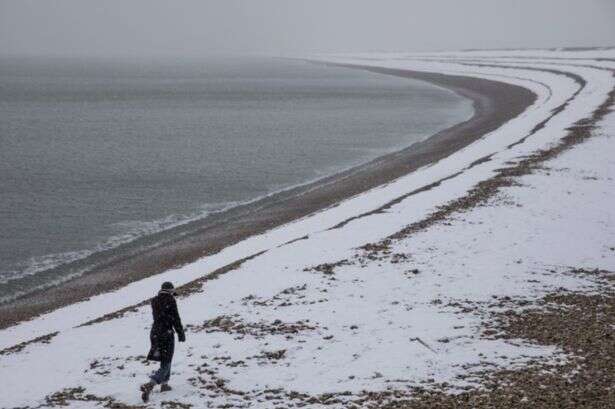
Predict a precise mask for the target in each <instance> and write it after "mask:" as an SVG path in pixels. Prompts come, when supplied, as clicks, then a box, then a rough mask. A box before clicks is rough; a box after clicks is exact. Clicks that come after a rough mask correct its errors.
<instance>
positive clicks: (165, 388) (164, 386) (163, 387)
mask: <svg viewBox="0 0 615 409" xmlns="http://www.w3.org/2000/svg"><path fill="white" fill-rule="evenodd" d="M172 390H173V388H171V387H170V386H169V384H168V383H163V384H162V385H160V392H169V391H172Z"/></svg>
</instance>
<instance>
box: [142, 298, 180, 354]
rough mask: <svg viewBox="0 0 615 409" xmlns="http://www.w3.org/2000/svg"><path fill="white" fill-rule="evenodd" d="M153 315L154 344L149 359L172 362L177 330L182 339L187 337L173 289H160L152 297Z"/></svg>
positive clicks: (152, 335) (152, 332)
mask: <svg viewBox="0 0 615 409" xmlns="http://www.w3.org/2000/svg"><path fill="white" fill-rule="evenodd" d="M152 315H153V316H154V325H152V330H151V331H150V341H151V343H152V346H151V348H150V351H149V354H147V359H149V360H152V361H161V362H171V360H172V359H173V352H174V349H175V336H174V334H173V330H175V332H177V336H178V338H179V340H180V341H183V340H184V339H185V335H184V327H183V326H182V322H181V319H180V318H179V313H178V312H177V303H176V302H175V297H174V296H173V293H172V291H167V290H160V292H159V293H158V295H157V296H155V297H154V298H153V299H152Z"/></svg>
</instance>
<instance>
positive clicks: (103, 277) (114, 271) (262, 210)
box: [0, 67, 535, 329]
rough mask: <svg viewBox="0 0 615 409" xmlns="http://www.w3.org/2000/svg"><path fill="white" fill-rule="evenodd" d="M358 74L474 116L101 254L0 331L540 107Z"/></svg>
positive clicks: (298, 212) (494, 93) (435, 78)
mask: <svg viewBox="0 0 615 409" xmlns="http://www.w3.org/2000/svg"><path fill="white" fill-rule="evenodd" d="M354 68H357V67H354ZM360 68H363V69H368V70H371V71H373V72H377V73H381V74H387V75H397V76H401V77H407V78H413V79H418V80H423V81H428V82H431V83H433V84H435V85H438V86H442V87H446V88H449V89H451V90H452V91H454V92H456V93H458V94H459V95H462V96H464V97H466V98H469V99H471V100H472V101H473V105H474V109H475V114H474V116H473V117H472V118H471V119H469V120H468V121H465V122H463V123H460V124H457V125H455V126H453V127H451V128H449V129H446V130H443V131H441V132H439V133H437V134H435V135H433V136H431V137H430V138H428V139H427V140H425V141H423V142H419V143H416V144H413V145H412V146H410V147H408V148H406V149H404V150H402V151H399V152H396V153H392V154H389V155H385V156H382V157H380V158H378V159H375V160H373V161H371V162H369V163H367V164H364V165H361V166H359V167H356V168H353V169H350V170H348V171H344V172H341V173H339V174H336V175H333V176H330V177H327V178H324V179H322V180H319V181H317V182H314V183H311V184H309V185H305V186H301V187H298V188H295V189H292V190H288V191H285V192H281V193H278V194H275V195H272V196H270V197H267V198H264V199H262V200H259V201H257V202H254V203H251V204H248V205H243V206H240V207H237V208H233V209H231V210H229V211H227V212H224V213H221V214H217V215H214V216H212V217H209V218H207V219H205V220H202V221H196V222H193V223H190V224H188V225H185V226H181V227H178V228H175V229H173V230H171V231H167V232H164V233H160V234H157V235H153V236H150V237H147V238H144V239H140V240H137V241H135V242H133V243H131V244H129V245H126V246H123V247H122V248H120V249H115V250H112V251H109V252H107V253H104V254H101V255H99V256H98V257H100V262H99V263H98V264H99V265H98V267H97V268H95V269H94V270H92V271H89V272H88V273H86V274H85V275H83V276H81V277H79V278H77V279H74V280H72V281H69V282H67V283H65V284H63V285H61V286H58V287H56V288H52V289H48V290H45V291H43V292H38V293H32V294H30V295H28V296H25V297H23V298H20V299H18V300H16V301H14V302H12V303H9V304H5V305H2V306H0V329H1V328H6V327H9V326H11V325H14V324H16V323H18V322H20V321H23V320H28V319H30V318H33V317H35V316H37V315H40V314H43V313H46V312H49V311H52V310H54V309H57V308H59V307H62V306H65V305H69V304H72V303H75V302H78V301H82V300H85V299H87V298H89V297H92V296H94V295H97V294H101V293H104V292H108V291H112V290H115V289H118V288H121V287H123V286H125V285H127V284H129V283H131V282H133V281H136V280H139V279H142V278H145V277H149V276H152V275H155V274H158V273H161V272H163V271H165V270H168V269H170V268H174V267H178V266H181V265H184V264H187V263H190V262H193V261H195V260H197V259H199V258H201V257H204V256H207V255H210V254H214V253H216V252H218V251H220V250H221V249H223V248H225V247H226V246H229V245H232V244H234V243H237V242H239V241H241V240H243V239H245V238H247V237H249V236H252V235H256V234H259V233H262V232H264V231H267V230H269V229H271V228H273V227H276V226H280V225H282V224H285V223H288V222H290V221H292V220H296V219H299V218H301V217H304V216H306V215H308V214H310V213H313V212H315V211H318V210H320V209H324V208H327V207H330V206H333V205H335V204H336V203H338V202H339V201H341V200H344V199H346V198H349V197H352V196H354V195H356V194H358V193H361V192H364V191H366V190H369V189H371V188H373V187H376V186H379V185H382V184H385V183H387V182H390V181H392V180H394V179H396V178H398V177H400V176H403V175H405V174H408V173H410V172H413V171H414V170H416V169H418V168H419V167H422V166H425V165H427V164H430V163H434V162H437V161H438V160H440V159H442V158H445V157H447V156H448V155H450V154H451V153H453V152H455V151H457V150H459V149H461V148H463V147H465V146H467V145H469V144H471V143H472V142H474V141H475V140H477V139H479V138H480V137H481V136H483V135H485V134H486V133H488V132H490V131H492V130H494V129H496V128H498V127H499V126H500V125H502V124H503V123H505V122H507V121H509V120H510V119H511V118H514V117H515V116H517V115H518V114H520V113H521V112H523V110H524V109H525V108H526V107H528V106H529V105H531V104H532V103H533V102H534V100H535V95H534V94H533V93H532V92H531V91H529V90H527V89H525V88H521V87H517V86H514V85H509V84H504V83H500V82H496V81H490V80H485V79H474V78H469V77H462V76H449V75H442V74H432V73H424V72H417V71H407V70H396V69H384V68H370V67H360Z"/></svg>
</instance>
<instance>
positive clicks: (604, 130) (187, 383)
mask: <svg viewBox="0 0 615 409" xmlns="http://www.w3.org/2000/svg"><path fill="white" fill-rule="evenodd" d="M311 58H312V59H314V60H319V61H327V62H336V63H344V64H356V65H370V66H374V67H386V68H401V69H412V70H416V71H427V72H439V73H444V74H456V75H466V76H471V77H477V78H489V79H495V80H498V81H502V82H506V83H511V84H515V85H520V86H523V87H526V88H528V89H530V90H532V91H533V92H534V93H536V94H537V96H538V98H537V100H536V102H535V103H534V104H533V105H532V106H531V107H529V108H528V109H527V110H526V111H525V112H523V113H522V114H521V115H519V116H518V117H517V118H515V119H513V120H511V121H509V122H508V123H506V124H504V125H503V126H501V127H500V128H499V129H497V130H495V131H493V132H491V133H490V134H488V135H486V136H484V137H483V138H481V139H480V140H479V141H477V142H475V143H473V144H471V145H469V146H468V147H466V148H464V149H462V150H460V151H458V152H456V153H455V154H453V155H451V156H449V157H448V158H446V159H443V160H441V161H439V162H437V163H435V164H432V165H430V166H426V167H424V168H421V169H419V170H417V171H416V172H413V173H412V174H410V175H407V176H404V177H402V178H399V179H398V180H396V181H394V182H392V183H389V184H387V185H384V186H380V187H378V188H375V189H372V190H370V191H368V192H365V193H363V194H360V195H358V196H356V197H353V198H351V199H349V200H346V201H344V202H342V203H341V204H340V205H338V206H336V207H332V208H329V209H326V210H324V211H321V212H318V213H316V214H313V215H310V216H308V217H306V218H303V219H301V220H298V221H295V222H293V223H289V224H287V225H284V226H282V227H279V228H276V229H273V230H271V231H269V232H266V233H264V234H262V235H259V236H254V237H251V238H249V239H246V240H244V241H242V242H240V243H237V244H236V245H233V246H230V247H228V248H226V249H224V250H223V251H221V252H220V253H218V254H216V255H212V256H209V257H206V258H203V259H201V260H199V261H197V262H195V263H192V264H190V265H187V266H184V267H181V268H179V269H175V270H172V271H168V272H166V273H164V274H161V275H159V276H156V277H151V278H147V279H144V280H141V281H138V282H135V283H133V284H130V285H128V286H126V287H124V288H122V289H120V290H118V291H116V292H113V293H109V294H102V295H100V296H97V297H93V298H92V299H90V300H88V301H86V302H82V303H79V304H75V305H72V306H68V307H65V308H62V309H59V310H57V311H55V312H52V313H50V314H47V315H45V316H42V317H40V318H37V319H34V320H32V321H29V322H25V323H22V324H19V325H17V326H14V327H11V328H8V329H5V330H3V331H0V349H4V348H8V347H10V346H13V345H15V344H18V343H20V342H23V341H28V340H31V339H34V338H36V337H39V336H42V335H45V334H48V333H51V332H56V331H58V332H59V334H58V335H57V336H55V337H54V338H52V339H51V340H50V341H49V343H34V344H31V345H28V346H27V347H26V348H24V349H23V350H22V351H20V352H17V353H12V354H7V355H0V378H1V379H2V380H3V385H4V386H5V387H4V388H3V393H2V395H1V397H0V407H18V406H25V405H30V406H36V405H38V404H41V403H44V399H45V396H47V395H49V394H52V393H54V392H58V391H61V390H62V389H64V388H74V387H83V388H85V390H86V393H90V394H94V395H96V396H101V397H106V396H111V397H113V398H114V399H115V400H117V401H119V402H123V403H126V404H138V403H139V402H140V398H139V394H138V392H137V390H138V385H139V384H141V383H143V382H145V381H146V380H147V375H148V373H149V372H151V370H152V369H153V368H154V366H146V365H144V364H143V363H142V362H141V360H140V358H139V356H140V355H144V354H146V352H147V350H148V348H149V339H148V331H149V326H150V325H151V322H150V321H151V313H150V311H149V307H144V308H140V309H139V310H138V311H137V312H133V313H128V314H126V315H125V316H124V317H123V318H119V319H115V320H110V321H105V322H101V323H98V324H94V325H90V326H84V327H77V326H78V325H79V324H82V323H84V322H86V321H88V320H91V319H93V318H96V317H99V316H102V315H104V314H106V313H110V312H113V311H116V310H118V309H120V308H123V307H125V306H129V305H132V304H134V303H136V302H139V301H141V300H144V299H146V298H148V297H150V296H151V295H153V294H155V292H156V290H157V289H158V288H159V286H160V283H161V282H163V281H166V280H171V281H173V282H174V283H175V284H176V285H180V284H182V283H186V282H189V281H191V280H194V279H196V278H198V277H201V276H203V275H205V274H208V273H210V272H212V271H214V270H216V269H218V268H220V267H223V266H225V265H227V264H229V263H232V262H234V261H236V260H239V259H242V258H244V257H247V256H250V255H253V254H256V253H259V252H261V251H266V252H265V253H263V254H261V255H259V256H257V257H255V258H253V259H251V260H249V261H246V262H245V263H243V264H242V265H241V266H240V267H239V268H237V269H235V270H232V271H230V272H228V273H226V274H224V275H222V276H221V277H220V278H218V279H216V280H211V281H207V282H206V284H205V286H204V292H202V293H196V294H194V295H191V296H189V297H187V298H180V299H179V300H178V304H179V309H180V313H181V315H182V319H183V321H184V324H189V325H192V326H199V325H202V324H203V323H204V322H205V321H207V320H210V319H213V318H215V317H217V316H220V315H224V316H228V317H231V318H232V319H234V320H236V321H240V322H243V323H248V324H249V323H252V324H258V325H261V326H264V327H265V328H266V329H271V328H273V327H275V325H273V323H274V322H275V321H276V320H281V321H282V322H284V323H297V322H302V323H303V324H305V325H306V326H309V327H310V328H306V329H303V330H300V331H299V332H298V333H296V334H266V333H265V334H263V333H258V332H256V333H248V334H243V335H242V334H238V333H228V332H209V333H208V332H206V331H197V330H196V329H192V330H189V331H188V333H187V338H188V340H187V342H186V343H185V344H177V346H176V358H175V361H174V363H173V375H172V379H171V383H172V385H173V387H174V391H173V392H170V394H169V393H168V394H165V395H161V394H158V393H156V394H154V395H153V397H152V402H151V406H152V407H157V406H159V405H160V404H161V402H162V401H163V400H169V399H172V400H175V401H178V402H183V403H190V404H193V405H194V406H195V407H217V406H218V405H223V404H230V405H232V406H234V407H241V406H242V405H250V406H249V407H262V408H269V407H272V403H271V402H272V401H268V400H266V399H264V394H263V393H262V392H263V391H265V390H267V389H277V388H282V389H283V390H285V391H288V392H290V391H297V392H301V393H307V394H310V395H319V394H323V393H335V392H345V391H349V392H351V395H350V396H353V394H358V393H360V392H361V391H363V390H367V391H381V390H386V389H387V388H393V389H400V390H405V389H407V387H408V386H409V385H420V384H421V383H422V382H424V381H427V380H434V381H436V382H448V383H449V384H451V385H453V387H454V386H461V385H463V384H464V382H466V381H464V380H460V379H459V378H458V377H457V376H458V375H462V374H465V373H467V371H468V369H466V368H468V367H469V366H472V365H479V364H481V363H482V364H485V363H489V364H491V365H495V366H506V367H510V366H514V365H523V362H525V361H527V360H528V359H531V358H532V357H543V358H544V359H550V358H553V357H554V356H555V355H561V354H562V352H561V351H558V350H557V349H556V348H551V347H544V346H538V345H533V344H531V343H529V342H528V341H524V340H514V341H506V340H503V339H492V338H488V337H487V338H485V337H481V332H482V330H483V326H482V323H483V320H484V319H485V317H484V316H482V315H481V314H479V313H476V312H460V311H459V308H457V307H455V306H454V305H451V304H454V303H455V302H468V301H470V302H473V303H475V304H480V303H488V302H490V301H491V300H493V299H494V297H513V298H515V297H525V298H536V297H540V296H541V295H543V294H546V293H547V292H549V291H553V290H556V289H558V288H562V287H563V288H567V289H575V290H583V291H594V290H595V289H596V285H597V284H596V283H595V282H594V281H591V280H590V279H588V278H583V277H579V276H574V275H572V274H569V273H568V271H569V270H570V268H572V267H585V268H601V269H606V270H611V271H613V270H615V251H613V247H615V229H614V228H613V227H614V225H613V220H615V207H614V206H612V205H610V203H612V202H613V199H614V194H613V192H615V180H614V178H615V158H613V155H612V152H613V151H614V150H613V145H614V142H613V135H614V134H615V115H614V114H613V113H610V114H609V115H607V117H606V118H605V119H604V120H603V121H602V122H600V123H599V124H598V125H599V127H598V129H596V130H594V131H593V134H594V136H593V137H592V138H590V139H589V140H587V141H585V142H584V143H582V144H580V145H577V146H575V147H574V148H573V149H571V150H568V151H566V152H564V153H563V154H562V155H560V156H558V157H556V158H555V159H552V160H550V161H548V162H547V163H546V164H545V165H546V167H545V168H543V169H540V170H538V171H537V172H534V173H532V174H530V175H526V176H522V177H519V178H517V181H518V182H520V183H519V184H518V185H515V186H511V187H506V188H503V189H502V191H501V192H500V193H499V194H498V195H497V196H496V197H495V198H492V199H490V200H489V201H488V203H486V204H485V205H482V206H479V207H475V208H472V209H470V210H469V211H465V212H458V213H454V214H453V215H452V216H451V217H450V218H448V219H447V220H446V222H445V223H436V224H434V225H432V226H431V227H428V228H427V229H424V230H420V231H418V232H416V233H414V234H412V235H410V236H408V237H405V238H403V239H402V240H399V241H394V242H393V243H392V244H391V252H392V253H399V254H403V255H405V257H406V258H404V259H402V260H401V261H400V262H398V263H392V262H391V259H390V258H388V259H385V260H366V259H364V258H357V256H361V255H362V254H363V252H362V251H360V250H358V249H357V248H358V247H360V246H363V245H365V244H366V243H376V242H378V241H380V240H381V239H383V238H385V237H387V236H389V235H391V234H394V233H396V232H397V231H399V230H401V229H402V228H403V227H405V226H407V225H410V224H412V223H414V222H417V221H420V220H422V219H424V218H425V217H426V216H427V215H428V214H430V213H431V212H433V211H434V210H436V209H437V208H438V206H441V205H443V204H445V203H447V202H449V201H451V200H454V199H456V198H459V197H462V196H464V195H465V194H466V193H467V192H468V191H469V190H470V189H471V188H472V187H473V186H475V185H476V184H477V183H478V182H480V181H483V180H486V179H488V178H490V177H492V176H493V175H494V174H495V172H496V171H497V170H498V169H500V168H502V167H504V166H506V164H507V163H510V162H516V161H518V160H520V159H522V158H524V157H526V156H527V155H528V154H531V153H532V152H535V151H536V150H538V149H544V148H548V147H550V146H553V144H555V143H557V142H558V141H559V140H560V138H561V137H562V136H564V135H565V132H566V129H567V128H568V127H569V126H570V125H572V124H573V123H574V122H576V121H578V120H581V119H583V118H587V117H590V116H591V115H592V113H593V111H594V110H595V109H596V108H597V107H598V106H599V105H600V104H601V103H602V102H603V101H604V100H605V99H606V97H607V94H608V92H610V91H611V90H612V89H613V88H614V86H615V79H614V78H613V73H612V72H611V71H610V69H612V68H615V67H614V65H615V64H614V62H613V61H615V60H614V59H615V51H614V50H592V51H548V50H519V51H515V50H512V51H497V50H495V51H476V52H453V53H432V54H426V53H421V54H408V53H389V54H387V53H369V54H347V55H326V56H323V55H319V56H311ZM609 59H610V60H609ZM478 60H480V61H479V62H478V64H483V65H474V64H476V63H477V61H478ZM485 64H488V65H489V66H485ZM511 66H514V68H511ZM601 68H602V69H601ZM605 68H606V69H605ZM542 70H557V71H559V72H552V71H542ZM563 72H565V73H572V74H575V75H578V76H580V77H581V78H583V79H584V80H585V81H586V82H587V83H586V85H585V87H581V84H579V83H577V82H575V81H574V80H573V79H572V78H570V77H569V76H566V75H563V74H562V73H563ZM577 92H578V93H577ZM566 101H569V103H568V105H566V107H565V109H564V110H563V111H562V112H560V113H558V114H556V115H555V116H553V117H552V118H551V119H550V120H549V121H548V122H547V124H546V126H545V127H544V128H542V129H541V130H539V131H538V132H536V133H535V134H533V135H532V136H531V137H529V138H528V139H527V140H526V141H525V142H524V143H521V144H518V145H515V146H514V147H513V148H511V149H506V147H507V146H508V145H510V144H511V143H513V142H516V141H517V140H519V139H521V138H523V137H524V136H526V135H528V133H529V132H530V131H531V130H532V128H534V126H535V125H536V124H538V123H540V122H541V121H543V120H544V119H546V118H549V117H550V116H551V115H552V112H553V110H554V109H555V108H556V107H558V106H560V105H561V104H563V103H565V102H566ZM488 154H493V156H492V158H491V160H490V161H488V162H483V163H481V164H480V165H478V166H474V167H470V164H471V163H472V162H474V161H475V160H477V159H479V158H482V157H484V156H485V155H488ZM456 172H461V173H460V174H459V175H458V176H456V177H454V178H451V179H448V180H446V181H444V182H442V183H441V184H440V185H439V186H437V187H434V188H432V189H430V190H426V191H423V192H421V193H418V194H416V195H413V196H410V197H408V198H406V199H405V200H402V201H401V202H399V203H397V204H395V205H393V206H392V207H390V208H389V209H387V210H386V211H385V212H380V213H374V214H371V215H368V216H365V217H361V218H357V219H354V220H352V221H350V222H349V223H347V224H345V225H344V226H343V227H341V228H337V229H330V228H331V227H333V226H335V225H337V224H338V223H340V222H342V221H344V220H347V219H349V218H351V217H353V216H357V215H361V214H363V213H366V212H369V211H371V210H374V209H376V208H378V207H380V206H382V205H384V204H386V203H388V202H390V201H391V200H393V199H395V198H397V197H399V196H401V195H403V194H406V193H408V192H411V191H413V190H415V189H418V188H420V187H422V186H425V185H428V184H430V183H432V182H434V181H437V180H440V179H442V178H444V177H447V176H449V175H452V174H454V173H456ZM306 235H307V236H308V238H307V239H304V240H298V241H295V242H293V243H291V244H286V245H284V243H287V242H289V241H291V240H294V239H298V238H301V237H303V236H306ZM344 259H348V260H350V264H348V265H340V266H338V267H336V268H335V270H334V274H333V275H332V276H329V275H327V274H323V273H321V272H318V271H313V270H308V271H306V269H309V267H312V266H316V265H319V264H321V263H334V262H337V261H340V260H344ZM415 269H416V270H418V273H415V272H413V270H415ZM331 278H334V280H332V279H331ZM288 289H290V290H288ZM308 320H309V321H308ZM287 335H289V336H290V338H289V337H287ZM278 350H285V351H286V352H285V354H284V357H283V358H282V359H279V360H271V359H266V358H259V357H258V356H259V355H262V354H263V352H264V351H267V352H273V351H278ZM239 361H243V364H242V363H238V362H239ZM230 362H234V363H236V366H233V365H229V363H230ZM204 363H206V364H207V365H208V367H207V368H208V369H211V370H214V371H215V375H212V374H207V373H200V376H201V378H202V381H200V380H198V381H195V379H198V376H199V371H201V372H202V369H203V368H202V367H201V368H199V366H201V365H203V364H204ZM106 371H108V373H107V372H106ZM216 379H224V380H225V382H226V383H225V385H226V387H228V388H230V389H232V390H238V391H243V392H245V393H246V395H236V394H232V393H213V392H211V391H209V390H205V389H202V388H201V386H203V385H202V382H205V385H212V384H214V383H215V380H216ZM259 393H260V394H259ZM69 404H70V407H75V408H90V407H99V406H100V404H97V403H96V402H92V401H85V402H84V401H70V402H69ZM287 404H288V402H287ZM312 406H318V405H316V404H313V405H312ZM332 407H336V406H335V405H333V406H332ZM340 407H341V406H340Z"/></svg>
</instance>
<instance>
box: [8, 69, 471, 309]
mask: <svg viewBox="0 0 615 409" xmlns="http://www.w3.org/2000/svg"><path fill="white" fill-rule="evenodd" d="M471 113H472V108H471V104H470V102H469V101H467V100H464V99H462V98H460V97H458V96H456V95H455V94H453V93H451V92H449V91H447V90H444V89H440V88H436V87H434V86H431V85H429V84H425V83H421V82H417V81H411V80H407V79H402V78H395V77H389V76H383V75H378V74H372V73H368V72H363V71H359V70H351V69H346V68H333V67H323V66H316V65H311V64H308V63H303V62H297V61H288V60H281V59H266V58H256V57H251V58H217V59H210V60H204V61H189V62H187V61H182V62H169V61H154V60H152V61H122V62H118V61H111V60H61V59H51V58H47V59H42V58H2V59H0V223H1V224H0V301H1V300H5V301H6V300H7V299H10V298H14V297H15V296H17V295H20V294H22V293H25V292H28V291H30V290H32V289H34V288H39V287H43V286H48V285H50V284H51V281H50V280H51V279H49V278H48V277H47V276H46V275H45V274H44V272H45V271H46V270H48V269H50V268H53V267H56V269H57V267H58V266H62V265H63V264H65V263H68V262H70V261H74V260H77V259H80V258H83V257H85V256H87V255H90V254H92V253H95V252H97V251H101V250H104V249H109V248H113V247H114V246H118V245H121V244H122V243H126V242H128V241H131V240H134V239H135V238H138V237H142V236H144V235H148V234H152V233H153V232H158V231H161V230H163V229H165V228H169V227H171V226H174V225H177V224H178V223H182V222H186V221H188V220H193V219H195V218H201V217H207V214H209V213H210V212H213V211H219V210H221V209H224V208H226V207H229V206H233V205H234V204H237V203H241V202H245V201H248V200H252V199H255V198H258V197H261V196H263V195H266V194H269V193H271V192H274V191H277V190H280V189H284V188H288V187H291V186H294V185H297V184H301V183H306V182H308V181H313V180H315V179H317V178H319V177H322V176H325V175H329V174H332V173H334V172H336V171H339V170H341V169H344V168H348V167H350V166H353V165H357V164H360V163H362V162H365V161H368V160H370V159H373V158H375V157H377V156H379V155H382V154H384V153H387V152H390V151H394V150H398V149H400V148H403V147H405V146H407V145H410V144H412V143H413V142H415V141H418V140H421V139H424V138H426V137H428V136H429V135H431V134H433V133H435V132H436V131H438V130H440V129H443V128H446V127H448V126H450V125H452V124H454V123H457V122H460V121H462V120H464V119H466V118H467V117H469V116H470V115H471ZM67 276H68V273H67ZM39 277H40V278H39ZM66 278H68V277H63V276H62V275H61V274H60V276H57V275H56V276H54V278H53V281H54V282H58V281H62V280H63V279H66Z"/></svg>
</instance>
